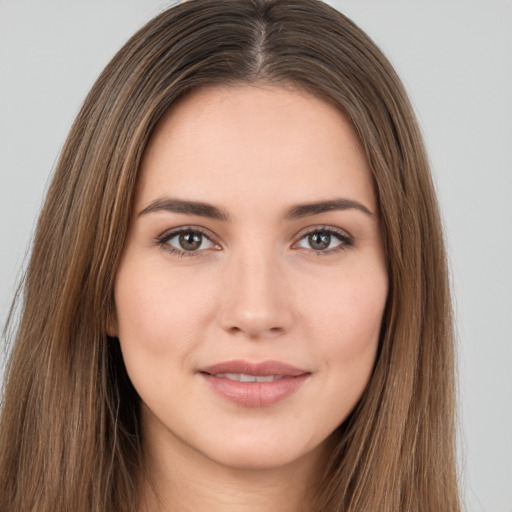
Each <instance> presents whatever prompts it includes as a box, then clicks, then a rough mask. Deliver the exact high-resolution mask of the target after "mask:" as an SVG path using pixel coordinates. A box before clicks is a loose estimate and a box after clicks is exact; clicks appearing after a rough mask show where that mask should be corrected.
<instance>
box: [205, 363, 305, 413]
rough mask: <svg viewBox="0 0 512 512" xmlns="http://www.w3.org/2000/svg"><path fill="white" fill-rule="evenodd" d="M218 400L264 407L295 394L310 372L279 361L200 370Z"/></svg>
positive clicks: (220, 366) (245, 405) (233, 364)
mask: <svg viewBox="0 0 512 512" xmlns="http://www.w3.org/2000/svg"><path fill="white" fill-rule="evenodd" d="M198 373H199V375H201V376H202V378H203V379H204V380H205V381H206V382H207V383H208V385H209V386H210V388H211V389H213V391H214V392H215V393H216V394H217V395H220V396H221V397H223V398H225V399H227V400H228V401H230V402H232V403H235V404H236V405H239V406H243V407H267V406H270V405H274V404H277V403H278V402H281V401H283V400H285V398H287V397H289V396H290V395H292V394H294V393H295V392H296V391H298V390H299V389H300V388H301V387H302V385H303V384H304V383H305V382H306V381H307V380H308V378H309V377H310V376H311V372H308V371H307V370H302V369H300V368H297V367H295V366H291V365H289V364H287V363H282V362H280V361H264V362H262V363H250V362H247V361H226V362H224V363H219V364H216V365H213V366H209V367H206V368H201V369H200V370H199V372H198Z"/></svg>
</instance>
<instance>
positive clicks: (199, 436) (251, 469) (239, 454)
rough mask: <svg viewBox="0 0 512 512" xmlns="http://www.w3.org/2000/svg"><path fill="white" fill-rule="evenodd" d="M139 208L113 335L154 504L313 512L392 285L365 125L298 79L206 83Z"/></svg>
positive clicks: (166, 122)
mask: <svg viewBox="0 0 512 512" xmlns="http://www.w3.org/2000/svg"><path fill="white" fill-rule="evenodd" d="M192 203H193V204H192ZM198 203H204V204H206V206H205V205H204V204H201V205H199V206H198ZM313 203H315V204H317V203H318V204H317V206H316V207H310V205H311V204H313ZM304 205H306V206H304ZM308 205H309V207H308ZM134 206H135V209H134V214H133V220H132V224H131V227H130V231H129V235H128V239H127V242H126V246H125V250H124V254H123V257H122V261H121V264H120V268H119V271H118V274H117V277H116V286H115V300H116V309H117V319H116V324H115V326H113V327H112V330H113V331H114V333H115V334H116V335H117V336H118V337H119V340H120V343H121V348H122V352H123V357H124V360H125V364H126V368H127V371H128V374H129V376H130V379H131V380H132V382H133V385H134V387H135V389H136V390H137V392H138V393H139V395H140V397H141V415H142V429H143V439H144V443H145V445H144V446H145V455H146V460H147V463H148V472H149V477H148V478H149V480H150V481H151V482H152V484H151V485H146V484H144V483H143V484H142V494H143V496H144V501H145V503H146V505H145V506H144V505H142V506H141V507H142V509H143V510H162V511H167V510H173V511H182V512H183V511H198V510H208V511H210V512H221V511H222V512H228V511H237V512H239V511H240V510H243V511H244V512H251V511H253V510H254V511H256V510H257V511H258V512H261V511H266V512H267V511H268V512H271V511H279V512H287V511H290V512H291V511H295V512H296V511H298V510H303V509H305V510H307V509H308V500H309V499H312V498H311V493H312V489H313V488H314V483H315V481H316V479H318V477H319V475H320V473H321V469H322V468H323V467H324V466H325V459H326V457H327V456H328V454H329V452H330V450H331V445H332V441H333V440H334V435H335V434H334V431H335V430H336V428H337V427H338V426H339V425H340V424H341V423H342V422H343V421H344V419H345V418H346V417H347V415H348V414H349V413H350V412H351V411H352V410H353V408H354V406H355V405H356V403H357V402H358V400H359V399H360V397H361V395H362V393H363V392H364V389H365V387H366V385H367V383H368V380H369V378H370V375H371V371H372V369H373V365H374V362H375V356H376V351H377V346H378V339H379V331H380V325H381V319H382V314H383V310H384V306H385V302H386V297H387V291H388V280H387V272H386V266H385V258H384V253H383V245H382V239H381V234H380V230H379V222H378V217H377V215H376V212H377V205H376V198H375V193H374V189H373V185H372V179H371V173H370V170H369V167H368V163H367V161H366V158H365V156H364V153H363V151H362V148H361V145H360V143H359V140H358V138H357V136H356V134H355V133H354V130H353V128H352V127H351V125H350V124H349V123H348V121H347V120H346V118H345V117H344V116H343V115H342V114H341V113H340V112H339V111H337V110H336V109H335V108H333V107H332V106H330V105H328V104H327V103H325V102H323V101H321V100H319V99H317V98H315V97H313V96H311V95H310V94H308V93H305V92H303V91H300V90H297V89H290V88H287V89H284V88H278V87H274V86H268V85H259V86H248V85H240V86H231V87H227V86H226V87H208V88H203V89H201V90H199V91H195V92H194V93H193V94H191V95H190V96H188V97H186V98H185V99H183V100H182V101H180V102H179V103H178V104H177V105H174V106H173V108H172V109H171V110H170V112H168V113H167V114H166V116H164V118H163V119H162V120H161V122H160V123H159V125H158V126H157V129H156V131H155V132H154V134H153V135H152V138H151V140H150V143H149V145H148V148H147V150H146V152H145V155H144V158H143V162H142V167H141V175H140V180H139V183H138V188H137V193H136V200H135V205H134ZM219 365H221V366H219ZM207 370H208V371H207ZM241 374H243V375H241ZM240 380H242V382H240ZM246 380H249V382H243V381H246ZM255 380H259V381H262V382H254V381H255ZM265 381H266V382H265ZM145 481H146V480H144V482H145ZM157 497H158V498H157Z"/></svg>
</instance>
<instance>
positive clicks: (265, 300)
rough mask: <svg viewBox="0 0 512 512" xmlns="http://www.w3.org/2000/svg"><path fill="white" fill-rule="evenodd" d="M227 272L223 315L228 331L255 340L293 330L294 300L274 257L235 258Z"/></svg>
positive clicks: (247, 255)
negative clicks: (292, 304)
mask: <svg viewBox="0 0 512 512" xmlns="http://www.w3.org/2000/svg"><path fill="white" fill-rule="evenodd" d="M248 252H251V251H248ZM269 252H271V251H269ZM224 271H225V274H224V275H223V286H222V288H223V292H222V300H221V303H222V305H221V308H220V311H219V322H220V325H221V327H222V328H223V329H224V330H226V331H228V332H229V333H231V334H234V335H240V336H242V335H243V336H245V337H247V338H250V339H253V340H263V339H270V338H275V337H278V336H280V335H282V334H283V333H285V332H288V331H289V330H290V328H291V326H292V324H293V312H292V307H291V303H292V296H291V294H290V289H289V286H288V285H287V277H286V272H284V271H283V268H282V265H280V264H279V261H277V258H276V257H275V256H274V255H272V254H263V253H262V252H257V253H255V252H254V251H252V252H251V254H247V252H246V253H244V254H242V253H240V254H238V255H233V257H232V258H231V261H230V262H229V264H227V265H226V267H225V269H224Z"/></svg>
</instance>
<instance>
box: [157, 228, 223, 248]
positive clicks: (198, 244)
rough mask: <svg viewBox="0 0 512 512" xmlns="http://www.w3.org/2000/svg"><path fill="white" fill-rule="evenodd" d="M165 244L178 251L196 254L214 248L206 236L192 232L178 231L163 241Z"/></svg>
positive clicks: (198, 232)
mask: <svg viewBox="0 0 512 512" xmlns="http://www.w3.org/2000/svg"><path fill="white" fill-rule="evenodd" d="M165 244H166V245H170V246H171V247H172V248H173V249H176V250H178V251H186V252H196V251H201V250H203V249H211V248H213V247H214V243H213V242H212V241H211V240H210V239H209V238H208V237H207V236H206V235H204V234H203V233H201V232H200V231H194V230H185V231H179V232H177V233H175V234H172V235H171V236H170V237H169V238H167V240H165Z"/></svg>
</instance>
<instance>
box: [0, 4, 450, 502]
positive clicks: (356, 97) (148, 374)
mask: <svg viewBox="0 0 512 512" xmlns="http://www.w3.org/2000/svg"><path fill="white" fill-rule="evenodd" d="M0 510H1V511H2V512H3V511H10V510H17V511H38V512H41V511H61V510H62V511H68V510H73V511H88V512H89V511H95V512H96V511H97V512H99V511H112V512H113V511H138V512H143V511H144V512H145V511H158V510H161V511H170V510H172V511H191V510H194V511H197V510H210V511H232V510H237V511H239V510H244V511H251V510H259V511H261V510H265V511H273V510H276V511H277V510H279V511H302V510H304V511H340V512H341V511H343V512H347V511H357V512H360V511H375V510H379V511H389V512H396V511H404V512H405V511H425V512H426V511H437V510H450V511H457V510H459V501H458V492H457V482H456V471H455V460H454V425H453V341H452V331H451V317H450V298H449V292H448V285H447V274H446V265H445V260H444V248H443V241H442V233H441V228H440V221H439V217H438V213H437V204H436V199H435V195H434V192H433V187H432V183H431V178H430V174H429V169H428V163H427V158H426V156H425V152H424V149H423V144H422V141H421V137H420V134H419V131H418V128H417V126H416V122H415V119H414V115H413V112H412V109H411V107H410V105H409V102H408V100H407V97H406V95H405V92H404V90H403V88H402V86H401V84H400V82H399V80H398V78H397V76H396V75H395V73H394V72H393V70H392V68H391V66H390V65H389V63H388V62H387V61H386V59H385V58H384V57H383V55H382V54H381V53H380V52H379V50H378V49H377V48H376V47H375V45H374V44H373V43H372V42H371V41H370V40H369V38H368V37H367V36H366V35H365V34H364V33H363V32H362V31H361V30H360V29H359V28H357V27H356V26H355V25H354V24H353V23H351V22H350V21H349V20H348V19H346V18H345V17H344V16H343V15H341V14H340V13H338V12H337V11H335V10H333V9H332V8H330V7H328V6H326V5H325V4H323V3H321V2H318V1H316V0H189V1H187V2H184V3H182V4H180V5H177V6H175V7H173V8H171V9H169V10H168V11H166V12H164V13H163V14H161V15H160V16H158V17H157V18H155V19H154V20H153V21H151V22H150V23H149V24H148V25H147V26H146V27H144V28H143V29H142V30H141V31H139V32H138V33H137V34H136V35H135V36H134V37H133V38H132V39H131V40H130V41H129V42H128V43H127V44H126V45H125V46H124V47H123V48H122V49H121V51H120V52H119V53H118V54H117V55H116V56H115V57H114V59H113V60H112V62H111V63H110V64H109V65H108V66H107V68H106V69H105V71H104V72H103V73H102V74H101V76H100V77H99V79H98V81H97V82H96V84H95V86H94V87H93V89H92V91H91V92H90V94H89V96H88V97H87V99H86V101H85V103H84V106H83V108H82V110H81V112H80V113H79V115H78V117H77V120H76V122H75V124H74V126H73V128H72V130H71V133H70V135H69V138H68V141H67V143H66V145H65V147H64V149H63V152H62V155H61V158H60V161H59V165H58V168H57V171H56V174H55V177H54V180H53V182H52V185H51V187H50V190H49V192H48V197H47V199H46V203H45V206H44V208H43V211H42V213H41V217H40V220H39V224H38V229H37V234H36V238H35V241H34V247H33V255H32V259H31V262H30V265H29V269H28V272H27V276H26V279H25V283H24V290H23V313H22V317H21V320H20V325H19V329H18V331H17V336H16V340H15V343H14V347H13V352H12V355H11V359H10V362H9V366H8V368H7V380H6V387H5V397H4V403H3V406H2V416H1V423H0Z"/></svg>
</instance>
